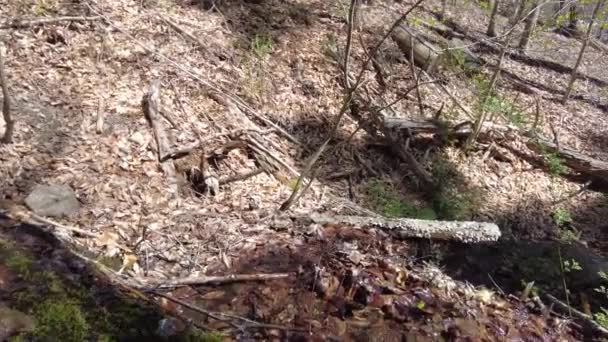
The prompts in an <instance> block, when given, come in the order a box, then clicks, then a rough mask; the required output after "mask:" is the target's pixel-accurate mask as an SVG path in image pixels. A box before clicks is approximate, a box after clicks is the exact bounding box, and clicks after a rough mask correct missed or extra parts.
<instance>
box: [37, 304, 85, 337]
mask: <svg viewBox="0 0 608 342" xmlns="http://www.w3.org/2000/svg"><path fill="white" fill-rule="evenodd" d="M34 317H35V319H36V325H35V328H34V331H33V336H34V337H35V338H36V340H42V341H51V340H53V341H64V342H72V341H74V342H80V341H84V340H85V339H86V337H87V336H88V334H89V324H88V323H87V321H86V319H85V317H84V314H83V313H82V311H81V310H80V307H79V306H78V305H76V304H75V303H73V302H71V301H69V300H63V301H59V300H52V299H50V300H46V301H44V302H42V303H41V304H39V305H37V306H36V307H35V308H34Z"/></svg>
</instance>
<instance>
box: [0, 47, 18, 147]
mask: <svg viewBox="0 0 608 342" xmlns="http://www.w3.org/2000/svg"><path fill="white" fill-rule="evenodd" d="M0 83H2V97H3V102H2V116H3V117H4V123H5V124H6V130H5V131H4V136H3V137H2V141H1V142H2V143H4V144H10V143H11V142H12V141H13V129H14V126H15V122H14V121H13V117H12V116H11V98H10V95H9V93H8V84H7V82H6V72H5V70H4V57H3V56H2V47H1V46H0Z"/></svg>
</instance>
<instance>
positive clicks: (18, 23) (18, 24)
mask: <svg viewBox="0 0 608 342" xmlns="http://www.w3.org/2000/svg"><path fill="white" fill-rule="evenodd" d="M102 19H103V18H102V17H101V16H93V17H55V18H43V19H34V20H14V21H13V22H9V23H5V24H3V25H0V29H7V28H27V27H30V26H36V25H43V24H57V23H61V22H75V21H97V20H102Z"/></svg>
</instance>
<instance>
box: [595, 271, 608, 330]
mask: <svg viewBox="0 0 608 342" xmlns="http://www.w3.org/2000/svg"><path fill="white" fill-rule="evenodd" d="M597 274H598V275H599V276H600V278H601V279H602V280H603V281H604V282H605V283H608V273H606V272H604V271H600V272H598V273H597ZM594 291H595V292H598V293H601V294H602V295H604V296H605V297H606V298H607V299H608V288H606V286H605V285H600V287H598V288H596V289H594ZM593 319H594V320H595V321H596V322H597V323H598V324H599V325H601V326H603V327H604V328H608V309H606V308H604V307H600V312H596V313H594V314H593Z"/></svg>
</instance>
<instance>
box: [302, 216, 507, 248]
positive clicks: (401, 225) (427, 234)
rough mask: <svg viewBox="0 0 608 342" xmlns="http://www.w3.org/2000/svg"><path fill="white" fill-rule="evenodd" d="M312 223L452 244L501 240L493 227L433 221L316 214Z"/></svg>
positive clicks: (467, 222)
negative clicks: (352, 227) (366, 229)
mask: <svg viewBox="0 0 608 342" xmlns="http://www.w3.org/2000/svg"><path fill="white" fill-rule="evenodd" d="M310 219H311V220H312V221H313V222H314V223H317V224H349V225H354V226H361V227H370V228H380V229H382V230H385V231H387V232H389V233H391V234H393V235H394V236H395V237H397V238H400V239H407V238H424V239H436V240H451V241H459V242H464V243H479V242H493V241H497V240H498V239H499V238H500V235H501V233H500V229H499V228H498V226H497V225H496V224H494V223H486V222H473V221H432V220H418V219H410V218H384V217H365V216H342V215H326V214H319V213H313V214H310Z"/></svg>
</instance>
